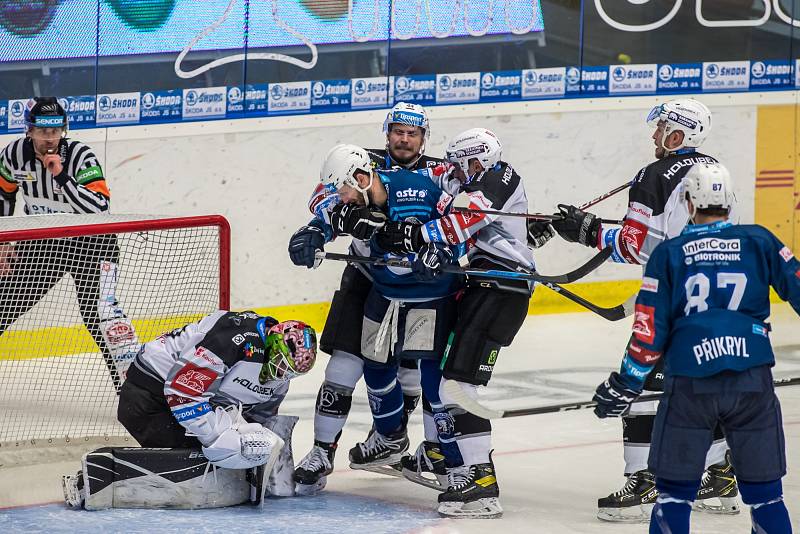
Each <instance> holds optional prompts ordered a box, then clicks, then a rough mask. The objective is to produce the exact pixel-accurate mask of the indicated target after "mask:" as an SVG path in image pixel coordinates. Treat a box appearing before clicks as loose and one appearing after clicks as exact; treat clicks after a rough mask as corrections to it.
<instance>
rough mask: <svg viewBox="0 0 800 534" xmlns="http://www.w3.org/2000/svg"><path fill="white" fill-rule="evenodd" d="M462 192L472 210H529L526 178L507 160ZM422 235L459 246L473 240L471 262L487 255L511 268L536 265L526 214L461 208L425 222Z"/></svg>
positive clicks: (470, 253) (431, 239) (525, 211)
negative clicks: (524, 181) (529, 246)
mask: <svg viewBox="0 0 800 534" xmlns="http://www.w3.org/2000/svg"><path fill="white" fill-rule="evenodd" d="M454 182H457V181H455V180H454ZM458 185H460V183H459V184H458ZM461 192H463V193H465V194H466V195H467V198H468V199H469V206H468V208H467V209H468V210H492V211H503V212H510V213H527V211H528V197H527V196H526V194H525V186H524V185H523V183H522V178H520V176H519V174H517V172H516V171H515V170H514V168H513V167H512V166H511V165H509V164H508V163H505V162H503V161H501V162H499V163H497V165H495V166H494V167H493V168H491V169H489V170H488V171H486V172H484V173H483V174H481V175H479V176H478V177H477V178H475V179H474V180H473V181H472V182H470V183H469V184H466V185H464V186H463V187H462V188H461ZM422 235H423V238H424V239H425V241H427V242H429V243H430V242H439V243H448V244H450V245H456V244H458V243H465V242H468V241H470V240H473V241H474V247H472V248H470V251H469V259H470V262H471V263H472V262H473V260H475V259H478V258H480V257H484V258H487V259H489V260H491V261H494V262H497V261H498V260H499V261H500V262H501V263H503V264H506V265H507V266H508V267H510V268H511V269H514V268H516V267H517V266H518V265H521V266H523V267H525V268H527V269H533V268H534V262H533V253H532V252H531V249H530V248H528V244H527V242H528V238H527V226H526V223H525V218H523V217H502V216H500V215H492V214H487V213H477V212H475V211H473V212H469V211H458V212H456V213H452V214H450V215H447V216H445V217H442V218H440V219H436V220H433V221H431V222H429V223H426V224H424V225H423V226H422Z"/></svg>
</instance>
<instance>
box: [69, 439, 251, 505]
mask: <svg viewBox="0 0 800 534" xmlns="http://www.w3.org/2000/svg"><path fill="white" fill-rule="evenodd" d="M82 464H83V465H82V467H83V469H82V470H81V473H80V476H81V477H82V481H83V490H84V496H85V508H86V509H87V510H102V509H106V508H183V509H191V508H219V507H223V506H234V505H237V504H242V503H245V502H248V500H249V499H250V484H249V483H248V482H247V477H246V471H245V470H234V469H216V470H215V471H214V472H213V473H212V472H209V469H210V466H209V462H208V460H207V459H206V458H205V457H204V456H203V454H202V453H201V452H200V451H199V450H198V449H144V448H133V447H126V448H122V447H103V448H101V449H97V450H95V451H92V452H90V453H88V454H86V455H84V457H83V461H82Z"/></svg>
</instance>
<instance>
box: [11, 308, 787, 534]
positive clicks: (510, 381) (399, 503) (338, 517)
mask: <svg viewBox="0 0 800 534" xmlns="http://www.w3.org/2000/svg"><path fill="white" fill-rule="evenodd" d="M773 324H774V327H775V328H774V332H773V343H774V345H775V346H776V347H779V349H778V350H777V352H778V353H779V355H778V357H779V363H778V365H777V366H776V368H775V375H776V377H783V376H800V328H799V326H800V319H798V317H797V316H796V315H794V313H793V312H792V311H791V309H790V308H788V306H786V305H780V306H777V307H776V309H775V313H774V315H773ZM629 328H630V321H628V320H625V321H620V322H618V323H610V322H607V321H604V320H602V319H600V318H598V317H596V316H593V315H591V314H588V313H583V314H564V315H550V316H532V317H529V318H528V320H527V321H526V324H525V326H524V327H523V330H522V331H521V332H520V334H519V335H518V337H517V339H516V340H515V342H514V345H513V346H512V347H510V348H508V349H504V350H503V352H502V353H501V356H500V358H499V360H498V365H497V370H496V373H495V377H494V378H493V380H492V384H491V386H490V388H488V391H487V394H486V396H485V397H484V398H485V400H486V402H487V403H489V404H491V405H493V406H495V407H504V408H518V407H527V406H536V405H544V404H551V403H559V402H567V401H573V400H583V399H585V400H588V399H590V398H591V392H592V391H593V390H594V387H595V385H596V384H597V383H598V382H599V381H600V380H601V379H602V378H604V377H605V376H606V375H607V373H608V372H609V371H610V370H612V369H615V368H617V367H618V365H619V361H620V357H621V354H622V349H623V347H624V346H625V343H626V341H627V339H628V335H629ZM326 361H327V360H326V357H325V356H322V357H321V359H320V361H319V364H318V366H317V368H315V369H314V371H312V373H311V374H310V375H309V376H307V377H303V378H301V379H298V380H296V381H295V383H293V384H292V390H291V392H290V394H289V398H288V399H287V401H286V402H285V404H284V406H283V407H282V409H281V411H282V413H286V414H294V415H299V416H300V417H301V422H300V423H299V424H298V426H297V429H296V431H295V435H294V454H295V460H296V461H298V460H299V459H300V458H301V457H302V456H303V455H304V454H305V453H306V452H307V450H308V449H309V447H310V445H311V440H312V417H313V405H314V398H315V396H316V390H317V387H318V385H319V383H320V380H321V377H322V376H323V369H324V365H325V363H326ZM778 391H779V397H780V398H781V402H782V406H783V415H784V429H785V433H786V441H787V456H788V463H789V475H788V476H787V477H786V478H785V479H784V491H785V500H786V503H787V506H788V507H789V511H790V515H791V517H792V520H793V523H794V525H795V528H798V527H799V526H800V474H798V470H800V387H794V386H790V387H784V388H780V389H779V390H778ZM355 397H356V398H355V402H354V408H353V412H352V413H351V417H350V420H349V422H348V425H347V427H346V428H345V431H344V435H343V436H342V439H341V441H340V450H339V452H338V455H337V457H336V462H335V465H336V471H335V472H334V473H333V475H331V476H330V477H329V482H328V488H327V490H326V493H327V495H326V496H325V497H321V498H303V499H299V498H298V499H282V500H268V501H267V503H266V506H265V508H264V510H263V511H261V512H258V511H257V510H253V509H250V508H231V509H220V510H207V511H200V512H177V511H158V512H152V511H137V510H110V511H108V512H93V513H90V512H73V511H70V510H66V509H64V508H63V506H62V505H61V504H51V505H48V506H43V507H21V508H6V509H0V530H2V531H9V529H10V531H22V530H24V531H28V532H36V531H45V530H46V531H49V532H54V531H79V530H81V531H84V532H85V527H88V526H90V525H94V526H95V527H96V528H100V529H102V530H103V531H127V532H144V531H147V532H162V531H179V530H184V529H190V530H192V531H208V532H211V531H220V530H223V529H224V530H225V531H227V532H239V531H242V532H244V531H247V532H256V531H269V532H324V533H330V532H341V533H345V532H354V533H355V532H357V533H359V534H364V533H367V532H370V533H371V532H419V533H422V532H426V533H450V532H465V533H480V534H486V532H487V531H488V530H490V529H491V530H494V531H495V532H502V533H503V534H507V533H512V532H542V533H550V532H553V533H556V532H558V533H590V532H605V533H621V534H625V533H635V532H647V526H646V525H644V524H629V525H623V524H610V523H604V522H601V521H599V520H597V519H596V517H595V514H596V506H597V499H598V498H599V497H602V496H605V495H607V494H608V493H610V492H612V491H614V490H616V489H619V488H620V487H621V485H622V483H623V482H624V478H623V476H622V469H623V462H622V447H621V426H620V423H619V421H618V420H610V421H608V420H606V421H600V420H598V419H596V418H595V417H594V415H593V414H592V412H591V411H588V410H585V411H579V412H567V413H561V414H552V415H539V416H530V417H519V418H513V419H504V420H500V421H497V422H495V423H494V434H493V445H494V448H495V453H494V460H495V465H496V468H497V474H498V480H499V484H500V487H501V503H502V505H503V508H504V509H505V514H504V516H503V517H502V518H501V519H498V520H493V521H485V520H460V521H454V520H442V519H439V518H437V516H436V513H435V507H436V493H435V492H434V491H433V490H429V489H426V488H423V487H422V486H417V485H415V484H412V483H410V482H406V481H405V480H401V479H395V478H389V477H383V476H381V475H377V474H373V473H367V472H361V471H353V470H350V469H349V468H348V466H347V464H348V462H347V450H348V449H349V448H350V447H351V446H352V445H353V444H354V443H355V442H356V441H358V440H360V439H363V438H364V437H365V435H366V432H367V430H368V429H369V426H370V424H371V419H370V416H369V412H368V408H367V403H366V399H365V394H364V391H363V385H362V386H360V387H359V389H357V390H356V395H355ZM411 437H412V447H413V446H415V444H416V443H417V442H418V441H419V440H420V439H421V437H422V434H421V416H420V415H419V414H417V415H415V416H414V417H413V418H412V422H411ZM77 467H78V463H77V461H74V460H72V461H67V462H64V461H61V462H60V463H57V464H41V465H37V466H29V467H19V468H14V467H12V466H10V465H6V466H3V467H2V468H0V506H9V505H21V504H32V503H52V502H56V501H60V499H61V490H60V486H59V483H58V480H59V477H60V475H61V474H65V473H68V472H70V471H74V470H76V469H77ZM692 527H693V529H692V531H693V532H699V533H709V534H712V533H727V532H749V513H748V511H747V508H746V507H745V509H744V511H743V512H742V513H740V514H739V515H738V516H715V515H709V514H702V513H694V514H693V515H692Z"/></svg>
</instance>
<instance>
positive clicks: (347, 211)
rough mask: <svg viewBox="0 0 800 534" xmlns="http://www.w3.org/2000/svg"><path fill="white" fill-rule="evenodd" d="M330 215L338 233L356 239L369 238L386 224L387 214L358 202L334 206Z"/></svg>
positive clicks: (334, 229) (332, 224)
mask: <svg viewBox="0 0 800 534" xmlns="http://www.w3.org/2000/svg"><path fill="white" fill-rule="evenodd" d="M330 217H331V226H332V227H333V231H334V232H336V234H337V235H343V234H345V235H349V236H352V237H354V238H356V239H369V238H371V237H372V234H374V233H375V231H376V230H378V229H379V228H382V227H383V225H384V224H386V215H384V214H383V213H382V212H380V211H373V210H371V209H370V208H369V207H368V206H358V205H356V204H339V205H338V206H336V207H335V208H333V210H332V211H331V216H330Z"/></svg>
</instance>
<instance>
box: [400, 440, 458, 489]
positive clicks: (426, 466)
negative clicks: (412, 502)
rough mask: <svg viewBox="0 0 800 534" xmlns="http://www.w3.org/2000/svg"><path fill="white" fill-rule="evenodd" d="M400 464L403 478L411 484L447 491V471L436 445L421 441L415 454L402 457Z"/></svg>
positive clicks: (431, 442)
mask: <svg viewBox="0 0 800 534" xmlns="http://www.w3.org/2000/svg"><path fill="white" fill-rule="evenodd" d="M400 463H401V464H402V466H403V476H404V477H405V478H407V479H408V480H410V481H411V482H416V483H417V484H422V485H423V486H425V487H427V488H431V489H435V490H438V491H445V490H446V489H447V486H448V481H447V469H446V468H445V465H444V455H443V454H442V451H441V450H440V449H439V444H438V443H436V442H433V441H423V442H422V443H420V444H419V447H417V452H415V453H414V454H413V455H406V456H404V457H403V459H402V460H401V461H400Z"/></svg>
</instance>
